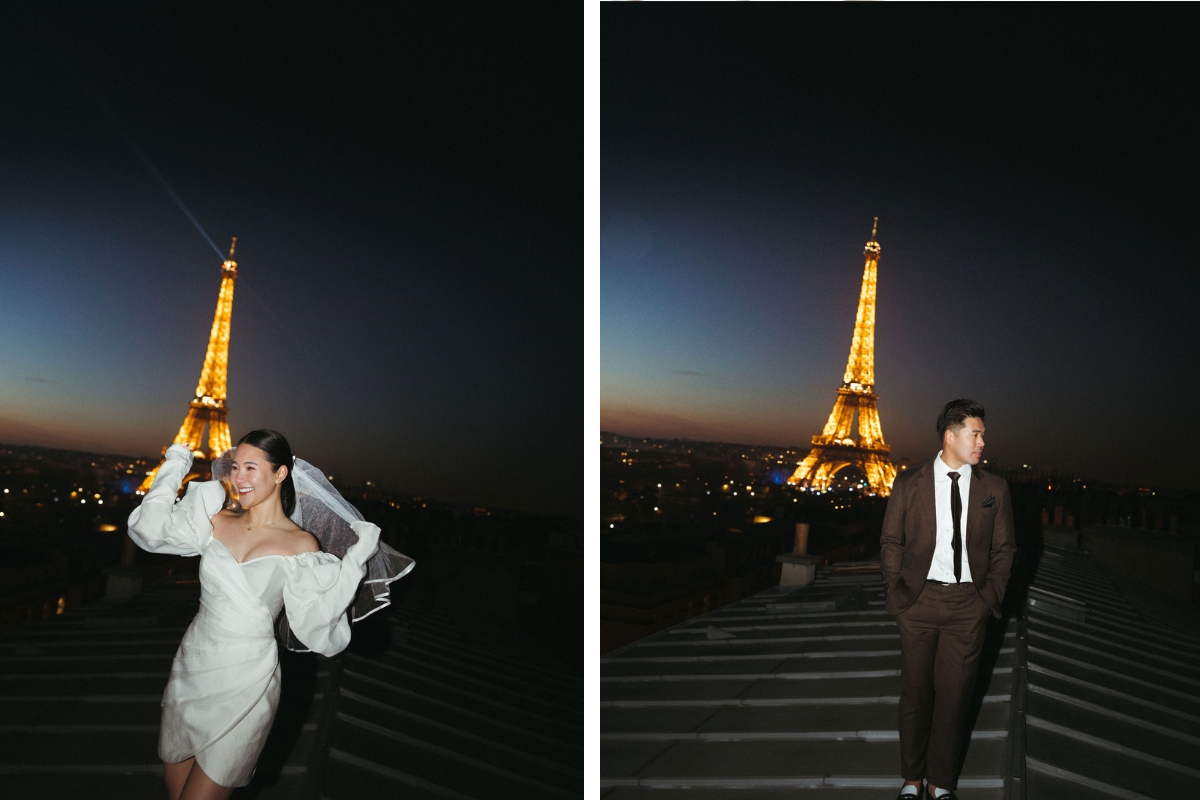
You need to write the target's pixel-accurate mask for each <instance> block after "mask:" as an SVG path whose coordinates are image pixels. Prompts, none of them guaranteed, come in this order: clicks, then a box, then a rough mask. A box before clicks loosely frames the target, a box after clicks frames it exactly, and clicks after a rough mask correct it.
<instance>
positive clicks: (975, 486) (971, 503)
mask: <svg viewBox="0 0 1200 800" xmlns="http://www.w3.org/2000/svg"><path fill="white" fill-rule="evenodd" d="M986 494H987V489H985V488H984V485H983V476H982V475H980V473H979V467H974V466H973V467H971V492H970V497H968V498H967V530H966V535H965V538H964V539H963V544H964V545H965V544H967V543H969V542H970V541H971V537H972V536H973V535H975V529H976V528H978V527H979V513H980V512H981V511H983V501H984V495H986ZM967 550H968V551H970V548H969V547H968V548H967Z"/></svg>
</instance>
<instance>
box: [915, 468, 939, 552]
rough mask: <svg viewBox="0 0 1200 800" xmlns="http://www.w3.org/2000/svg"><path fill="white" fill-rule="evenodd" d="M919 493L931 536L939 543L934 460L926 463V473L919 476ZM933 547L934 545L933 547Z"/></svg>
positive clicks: (922, 511)
mask: <svg viewBox="0 0 1200 800" xmlns="http://www.w3.org/2000/svg"><path fill="white" fill-rule="evenodd" d="M917 494H918V495H919V496H920V498H919V501H920V503H921V513H922V514H924V515H925V519H927V520H929V531H930V536H932V537H933V541H934V544H936V543H937V508H936V505H935V503H934V493H933V462H932V461H927V462H926V463H925V474H923V475H919V476H917ZM931 549H932V547H931Z"/></svg>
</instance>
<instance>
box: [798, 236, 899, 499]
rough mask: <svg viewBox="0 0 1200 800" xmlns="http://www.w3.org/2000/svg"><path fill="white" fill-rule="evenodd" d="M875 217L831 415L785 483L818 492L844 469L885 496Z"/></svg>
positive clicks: (890, 477)
mask: <svg viewBox="0 0 1200 800" xmlns="http://www.w3.org/2000/svg"><path fill="white" fill-rule="evenodd" d="M878 225H879V217H875V224H874V225H872V226H871V240H870V241H869V242H867V246H866V249H865V250H864V251H863V252H864V254H865V256H866V265H865V266H864V267H863V279H862V289H861V291H860V292H859V295H858V314H857V316H856V317H855V319H854V338H853V339H851V340H850V358H849V360H848V361H847V362H846V374H845V376H844V377H843V381H842V387H841V388H840V389H838V390H837V400H835V401H834V403H833V411H832V412H830V414H829V420H828V421H827V422H826V423H825V428H824V430H822V431H821V433H820V434H819V435H817V436H814V437H812V443H813V447H812V450H810V451H809V452H808V455H807V456H806V457H805V459H804V460H803V461H801V462H800V466H799V467H798V468H797V469H796V472H795V474H793V475H792V477H791V478H789V479H788V483H790V484H793V485H799V486H801V487H804V488H808V489H812V490H815V491H819V492H823V491H826V490H827V489H829V487H830V485H832V483H833V478H834V476H835V475H836V474H837V473H838V472H840V471H841V470H843V469H845V468H846V467H856V468H857V469H858V470H860V471H861V472H862V473H863V475H864V476H866V479H867V483H868V484H869V485H870V491H872V492H874V493H875V494H877V495H881V496H883V497H886V496H888V495H889V494H891V491H892V481H894V480H895V479H896V468H895V467H894V466H893V465H892V460H891V458H890V457H889V456H888V453H889V452H890V451H891V448H890V447H889V446H888V445H887V444H886V443H885V442H884V441H883V428H882V426H880V424H879V410H878V409H877V408H876V405H875V404H876V401H877V400H879V395H877V394H875V278H876V274H877V272H878V268H879V254H880V252H881V248H880V247H879V242H877V241H875V231H876V229H877V228H878ZM856 411H857V412H858V440H857V441H855V439H854V438H853V437H852V436H851V433H852V432H853V430H854V415H855V412H856Z"/></svg>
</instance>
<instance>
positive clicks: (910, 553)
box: [879, 399, 1016, 800]
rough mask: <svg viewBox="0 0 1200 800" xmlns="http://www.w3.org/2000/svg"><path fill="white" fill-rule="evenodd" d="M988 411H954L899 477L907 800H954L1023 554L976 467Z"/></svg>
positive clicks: (893, 502) (968, 404) (895, 512)
mask: <svg viewBox="0 0 1200 800" xmlns="http://www.w3.org/2000/svg"><path fill="white" fill-rule="evenodd" d="M983 414H984V412H983V407H982V406H981V405H979V404H978V403H976V402H975V401H973V400H966V399H959V400H953V401H951V402H949V403H947V404H946V407H945V408H943V409H942V413H941V415H940V416H938V420H937V432H938V437H939V438H940V439H941V442H942V450H941V452H939V453H938V454H937V457H936V458H934V459H933V460H932V461H930V462H927V463H925V464H922V465H921V466H919V467H916V468H914V469H910V470H906V471H904V472H901V473H900V474H899V475H898V476H896V481H895V483H894V485H893V486H892V494H891V497H890V498H889V499H888V505H887V513H886V514H885V515H884V518H883V535H882V536H881V537H880V540H879V545H880V566H881V570H882V573H883V585H884V591H885V596H886V607H887V610H888V613H890V614H892V615H894V616H895V617H896V627H897V628H899V630H900V661H901V668H900V765H901V773H902V775H903V777H904V788H903V789H902V790H901V794H900V797H901V798H902V800H903V799H904V798H916V797H918V795H919V794H920V791H921V780H922V779H925V781H926V783H927V786H926V796H927V797H932V798H943V799H944V800H956V797H955V794H954V789H955V788H956V787H957V786H958V769H959V766H960V764H961V762H962V745H963V740H964V738H965V731H964V727H965V723H966V716H967V708H968V706H969V704H970V701H971V692H972V690H973V689H974V688H975V673H976V671H977V670H978V668H979V654H980V651H981V650H982V649H983V636H984V632H985V631H986V629H987V620H988V615H989V614H990V615H991V616H994V617H996V618H997V619H999V618H1000V602H1001V601H1002V600H1003V599H1004V589H1005V586H1006V584H1007V583H1008V576H1009V572H1010V571H1011V569H1012V562H1013V555H1014V553H1015V552H1016V545H1015V537H1014V535H1013V517H1012V502H1011V501H1010V499H1009V495H1008V484H1007V483H1006V482H1005V481H1004V480H1003V479H1001V478H998V477H996V476H995V475H989V474H988V473H986V472H984V471H983V470H981V469H980V468H979V467H978V466H976V465H977V464H978V463H979V459H980V458H981V457H982V456H983V433H984V426H983Z"/></svg>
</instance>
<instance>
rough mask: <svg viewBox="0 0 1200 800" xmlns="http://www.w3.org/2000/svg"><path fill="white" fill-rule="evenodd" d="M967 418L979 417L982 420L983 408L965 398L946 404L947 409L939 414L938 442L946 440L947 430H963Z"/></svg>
mask: <svg viewBox="0 0 1200 800" xmlns="http://www.w3.org/2000/svg"><path fill="white" fill-rule="evenodd" d="M967 417H978V418H979V419H980V420H982V419H983V406H981V405H979V403H976V402H975V401H974V400H968V399H967V398H965V397H960V398H958V399H957V400H951V401H950V402H949V403H946V407H945V408H943V409H942V413H941V414H938V420H937V432H938V441H942V440H944V439H945V437H946V431H947V430H954V429H956V428H961V427H962V426H963V424H964V421H965V420H966V419H967Z"/></svg>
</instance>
